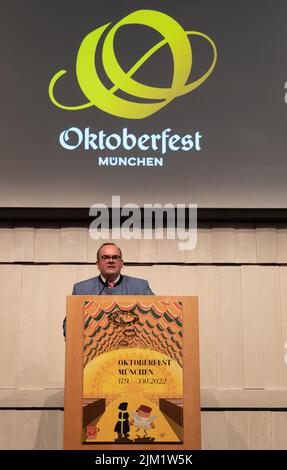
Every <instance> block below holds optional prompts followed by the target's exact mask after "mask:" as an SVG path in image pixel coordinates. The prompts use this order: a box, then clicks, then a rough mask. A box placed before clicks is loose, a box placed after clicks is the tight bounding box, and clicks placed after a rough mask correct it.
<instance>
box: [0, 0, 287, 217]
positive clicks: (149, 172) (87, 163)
mask: <svg viewBox="0 0 287 470" xmlns="http://www.w3.org/2000/svg"><path fill="white" fill-rule="evenodd" d="M286 18H287V2H286V0H277V1H276V2H271V1H269V0H253V1H252V2H250V1H247V0H240V1H239V0H234V1H232V2H230V1H228V0H217V1H214V0H200V1H198V0H179V1H171V0H164V1H160V0H159V1H140V0H135V1H124V0H122V1H120V2H119V1H116V0H110V1H103V0H97V1H96V0H83V1H81V2H79V1H75V0H61V1H55V0H50V1H49V2H39V1H36V0H26V1H25V2H20V1H16V0H11V1H9V2H5V3H4V4H3V5H2V8H1V19H0V22H1V28H0V31H1V33H0V34H1V41H0V44H1V46H0V47H1V52H2V53H1V91H2V98H1V139H0V154H1V172H0V201H1V203H0V205H1V206H7V207H9V206H11V207H13V206H14V207H15V206H18V207H33V206H36V207H45V206H46V207H90V206H91V205H92V204H94V203H99V202H101V203H105V204H107V205H108V206H110V205H111V195H120V196H121V203H122V204H124V203H127V202H133V203H137V204H139V205H143V204H145V203H155V202H159V203H161V204H164V203H167V202H172V203H174V204H176V203H193V204H198V205H199V207H211V208H212V207H214V208H217V207H234V208H235V207H264V208H266V207H271V208H272V207H285V206H286V200H285V199H284V195H285V192H286V170H287V163H286V147H287V145H286V144H287V133H286V113H287V104H286V102H287V99H285V94H286V93H287V90H286V88H285V86H286V85H285V83H286V81H287V67H286V65H287V56H286V49H287V44H286V41H287V40H286ZM147 187H148V191H147Z"/></svg>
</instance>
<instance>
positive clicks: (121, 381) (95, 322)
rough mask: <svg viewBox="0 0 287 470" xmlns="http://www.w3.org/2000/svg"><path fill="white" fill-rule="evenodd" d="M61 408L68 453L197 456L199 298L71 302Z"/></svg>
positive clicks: (92, 298) (94, 298)
mask: <svg viewBox="0 0 287 470" xmlns="http://www.w3.org/2000/svg"><path fill="white" fill-rule="evenodd" d="M119 374H120V375H119ZM181 377H182V379H181ZM137 397H138V402H137V403H136V399H137ZM140 397H141V398H140ZM120 402H121V403H120ZM123 402H124V403H123ZM119 403H120V404H119ZM64 405H65V412H64V449H70V450H74V449H77V450H104V449H109V450H127V449H129V450H138V449H141V450H147V449H150V450H169V449H170V450H172V449H173V450H181V449H182V450H193V449H200V445H201V438H200V387H199V341H198V307H197V297H186V296H110V295H109V296H78V295H77V296H69V297H67V336H66V364H65V403H64ZM151 409H152V410H153V411H152V413H155V414H156V416H149V413H150V412H149V410H151ZM141 410H144V411H143V412H142V411H141ZM105 413H106V414H107V416H106V419H105V420H104V415H105ZM108 413H109V414H110V416H109V417H108ZM132 416H133V418H132ZM131 418H132V419H131ZM145 419H146V420H147V421H145ZM153 419H154V424H152V423H151V424H149V425H148V424H144V425H142V424H141V423H142V422H144V423H146V422H149V423H150V421H148V420H153ZM138 420H139V421H138ZM105 422H106V423H107V422H108V423H109V425H108V427H109V430H107V429H106V428H107V424H106V425H105V424H104V423H105ZM117 423H118V424H117ZM123 423H126V424H125V425H124V426H127V427H123ZM138 423H140V424H138ZM167 429H169V431H166V430H167ZM116 431H117V432H116ZM107 433H109V436H111V437H108V438H107V435H108V434H107ZM169 433H173V434H172V435H173V436H174V437H173V438H171V437H170V436H171V434H169Z"/></svg>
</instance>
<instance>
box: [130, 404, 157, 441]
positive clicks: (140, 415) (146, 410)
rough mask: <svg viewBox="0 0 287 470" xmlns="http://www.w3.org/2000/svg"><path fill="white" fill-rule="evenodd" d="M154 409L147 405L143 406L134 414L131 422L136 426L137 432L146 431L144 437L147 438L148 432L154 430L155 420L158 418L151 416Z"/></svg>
mask: <svg viewBox="0 0 287 470" xmlns="http://www.w3.org/2000/svg"><path fill="white" fill-rule="evenodd" d="M151 411H152V408H150V407H149V406H146V405H141V406H140V407H139V408H138V409H137V410H136V412H135V413H132V419H131V420H130V425H131V426H133V425H135V427H136V432H139V431H140V430H141V429H143V430H144V436H143V437H147V431H148V430H149V429H154V428H155V425H154V422H153V421H154V420H155V419H156V418H157V416H150V414H151Z"/></svg>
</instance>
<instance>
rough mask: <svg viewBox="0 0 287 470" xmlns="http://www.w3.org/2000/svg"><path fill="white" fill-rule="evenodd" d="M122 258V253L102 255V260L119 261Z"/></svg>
mask: <svg viewBox="0 0 287 470" xmlns="http://www.w3.org/2000/svg"><path fill="white" fill-rule="evenodd" d="M120 259H121V256H120V255H112V256H108V255H103V256H100V260H102V261H110V260H112V261H119V260H120Z"/></svg>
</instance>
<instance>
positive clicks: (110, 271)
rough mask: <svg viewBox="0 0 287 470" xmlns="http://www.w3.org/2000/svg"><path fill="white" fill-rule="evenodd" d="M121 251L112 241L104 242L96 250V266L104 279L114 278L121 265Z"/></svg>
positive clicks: (118, 272)
mask: <svg viewBox="0 0 287 470" xmlns="http://www.w3.org/2000/svg"><path fill="white" fill-rule="evenodd" d="M123 264H124V263H123V260H122V252H121V250H120V248H119V247H118V246H117V245H115V244H114V243H104V244H103V245H102V246H101V247H100V248H99V249H98V252H97V266H98V268H99V270H100V272H101V274H102V276H103V277H104V278H105V279H108V280H109V281H113V280H115V279H116V278H117V277H118V275H119V274H120V272H121V269H122V267H123Z"/></svg>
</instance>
